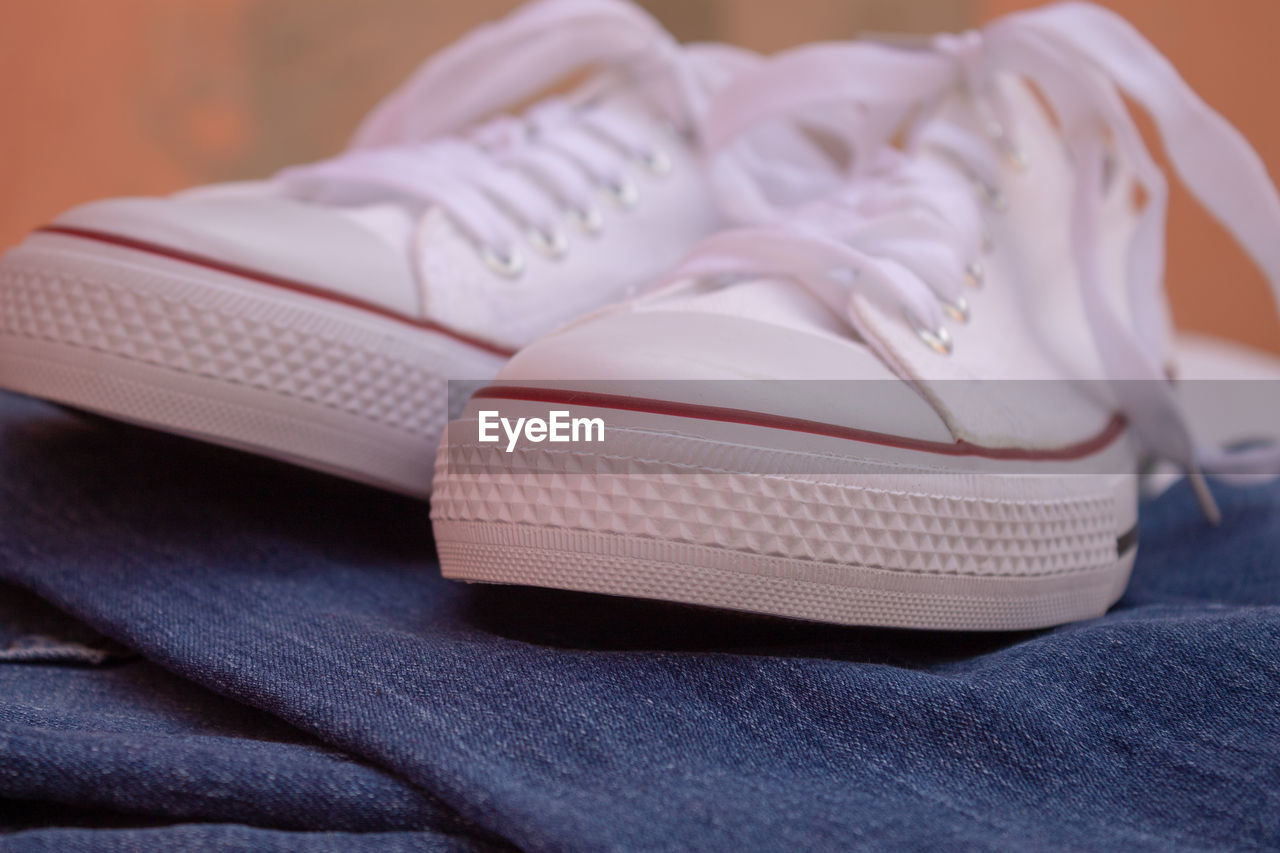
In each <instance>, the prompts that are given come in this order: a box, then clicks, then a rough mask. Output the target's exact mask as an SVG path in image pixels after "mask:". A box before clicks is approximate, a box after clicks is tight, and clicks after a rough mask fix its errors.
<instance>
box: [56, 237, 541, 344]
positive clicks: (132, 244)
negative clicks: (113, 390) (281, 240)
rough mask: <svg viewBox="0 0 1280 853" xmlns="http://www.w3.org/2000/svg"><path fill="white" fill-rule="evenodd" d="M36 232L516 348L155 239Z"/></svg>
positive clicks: (461, 338) (470, 341)
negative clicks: (116, 248) (153, 257)
mask: <svg viewBox="0 0 1280 853" xmlns="http://www.w3.org/2000/svg"><path fill="white" fill-rule="evenodd" d="M36 232H38V233H45V234H62V235H64V236H67V237H78V238H80V239H82V240H93V241H95V242H98V243H106V244H108V245H111V246H120V247H122V248H125V249H133V250H135V251H138V252H146V253H148V254H151V255H158V256H160V257H162V258H169V259H170V260H174V261H182V262H183V263H187V264H192V265H193V266H198V267H204V268H206V269H211V270H214V271H216V272H221V273H227V274H228V275H234V276H239V277H240V278H246V279H249V280H250V281H256V282H258V283H259V284H266V285H269V286H271V287H278V288H280V289H281V290H289V291H292V292H294V293H301V294H303V295H305V296H310V297H313V298H315V299H323V300H325V301H327V302H336V303H338V304H340V305H346V306H348V307H350V308H357V309H359V310H361V311H367V312H368V313H370V314H377V315H378V316H379V317H385V318H387V319H388V320H395V321H396V322H398V323H404V324H405V325H407V326H412V327H414V328H415V329H423V330H424V331H428V332H435V333H436V334H439V335H444V336H445V337H447V338H452V339H453V340H455V341H458V342H459V343H463V344H466V345H467V346H470V347H475V348H476V349H479V350H484V351H485V352H488V353H493V354H494V355H497V356H501V357H502V358H510V357H511V356H513V355H515V353H516V351H515V350H513V349H509V348H507V347H503V346H499V345H498V344H495V343H493V342H491V341H486V340H484V339H483V338H478V337H475V336H474V335H469V334H467V333H466V332H460V331H458V330H456V329H451V328H449V327H448V326H445V325H442V324H440V323H436V322H434V321H431V320H424V319H420V318H418V317H410V316H407V315H405V314H400V313H398V312H396V311H392V310H390V309H388V308H383V307H382V306H381V305H375V304H373V303H371V302H365V301H364V300H362V299H356V298H354V297H351V296H343V295H342V294H340V293H333V292H331V291H328V290H325V289H323V288H321V287H317V286H315V285H312V284H307V283H306V282H302V281H297V280H295V279H291V278H284V277H283V276H277V275H272V274H270V273H264V272H259V271H257V270H252V269H249V268H247V267H242V266H237V265H236V264H229V263H226V262H225V261H219V260H216V259H214V258H208V257H205V256H203V255H198V254H195V253H193V252H187V251H184V250H182V249H173V248H170V247H168V246H162V245H160V244H158V243H149V242H147V241H146V240H136V239H134V238H132V237H124V236H122V235H119V234H111V233H109V232H106V231H94V230H92V229H89V228H74V227H71V226H68V225H45V226H44V227H42V228H37V229H36Z"/></svg>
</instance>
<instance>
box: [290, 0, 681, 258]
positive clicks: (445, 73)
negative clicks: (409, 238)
mask: <svg viewBox="0 0 1280 853" xmlns="http://www.w3.org/2000/svg"><path fill="white" fill-rule="evenodd" d="M592 65H604V66H608V67H610V68H613V69H617V70H618V71H619V72H621V73H624V74H628V75H630V76H631V78H633V79H635V80H643V81H645V84H646V85H647V86H648V88H649V89H650V90H652V97H653V100H654V101H655V106H656V109H657V110H658V111H660V112H661V113H663V114H664V115H665V116H666V117H667V118H668V119H669V120H670V122H671V123H672V124H673V125H677V126H688V125H689V124H690V123H691V122H692V121H693V119H694V118H695V117H697V116H699V115H701V114H702V113H703V112H704V111H705V109H706V94H705V93H704V91H703V87H702V86H701V85H700V84H699V82H698V81H697V80H696V79H695V74H694V71H693V69H691V68H690V66H689V63H688V62H687V61H686V56H685V55H684V54H683V53H682V51H681V48H680V47H679V45H678V44H677V43H676V42H675V41H674V40H673V39H672V38H671V36H670V35H669V34H667V32H666V31H665V30H663V29H662V27H661V26H659V25H658V23H657V22H656V21H654V20H653V19H652V18H651V17H649V16H648V15H647V14H646V13H645V12H643V11H642V10H640V9H639V8H637V7H635V6H632V5H630V4H629V3H625V2H621V0H541V2H536V3H531V4H528V5H526V6H524V7H522V8H520V9H519V10H517V11H516V12H515V13H513V14H512V15H510V16H508V17H507V18H505V19H502V20H501V21H499V22H497V23H494V24H490V25H488V26H485V27H482V28H480V29H478V30H476V31H475V32H473V33H472V34H471V35H469V36H468V37H466V38H464V39H462V40H461V41H459V42H457V43H455V44H454V45H453V46H451V47H450V48H448V49H446V50H444V51H442V52H441V53H439V54H437V55H435V56H434V57H432V58H431V59H430V60H428V61H427V62H426V63H425V64H424V65H423V66H422V67H421V68H420V69H419V70H418V71H417V72H415V74H414V75H413V76H412V77H411V78H410V79H409V81H408V82H407V83H405V84H404V85H403V86H402V87H401V88H400V89H398V90H397V91H396V92H394V93H393V94H392V95H391V96H390V97H388V98H387V99H386V100H385V101H384V102H383V103H382V104H380V105H379V106H378V107H377V108H376V109H375V110H374V111H373V112H372V113H371V114H370V116H369V118H367V119H366V120H365V122H364V124H363V125H362V126H361V128H360V130H359V131H358V132H357V134H356V136H355V139H354V140H353V143H352V146H351V148H350V149H349V150H348V151H347V152H345V153H343V154H341V155H339V156H338V157H335V158H333V159H331V160H327V161H323V162H320V163H315V164H311V165H307V166H301V167H295V168H292V169H287V170H285V171H284V172H282V173H281V175H280V176H279V179H280V180H281V181H282V182H283V183H284V185H285V186H286V187H288V188H289V189H290V190H291V191H292V192H294V193H297V194H299V195H302V196H305V197H311V198H317V199H323V200H326V201H330V202H334V203H363V202H372V201H378V200H388V199H389V200H394V201H398V202H401V203H405V204H408V205H412V206H415V207H419V208H422V207H427V206H438V207H439V208H441V209H443V210H444V211H445V212H446V213H447V214H448V215H449V216H450V217H451V218H452V219H453V221H454V222H455V223H456V224H457V225H458V226H459V227H460V228H461V229H462V230H463V232H465V234H466V235H467V237H468V238H469V239H471V240H473V241H474V242H475V244H476V246H477V249H478V250H479V251H480V252H481V254H482V256H483V257H484V259H485V260H486V262H487V263H488V264H489V266H490V267H492V268H494V269H495V270H496V271H498V272H501V273H504V274H508V275H516V274H518V273H519V272H520V269H521V268H522V266H523V264H522V261H521V255H520V253H519V251H518V250H517V249H516V245H517V243H518V241H520V240H522V239H527V240H528V241H529V242H530V243H531V244H532V245H533V246H534V247H535V248H537V249H539V250H540V251H543V252H544V253H546V254H549V255H552V256H558V255H559V254H562V253H563V251H564V249H565V243H566V240H565V237H564V235H563V233H562V231H561V230H560V223H561V222H563V221H564V220H565V219H569V220H571V221H574V222H576V223H577V224H578V226H579V227H580V228H581V229H582V230H584V231H586V232H587V233H595V232H597V231H598V230H599V229H600V227H601V225H602V220H603V217H602V214H601V212H600V211H599V209H598V208H597V206H596V201H597V199H598V198H599V196H600V195H601V191H602V190H604V191H606V192H607V193H608V194H609V195H611V196H612V197H613V198H614V199H615V200H616V201H617V202H618V203H619V204H620V205H622V206H623V207H627V206H630V205H632V204H634V203H635V201H636V192H637V191H636V188H635V186H634V184H632V183H631V182H630V181H629V180H628V179H627V178H626V172H625V170H624V165H625V164H626V163H627V162H633V163H639V164H642V165H643V166H644V167H646V168H648V169H649V170H651V171H653V172H655V173H662V172H663V171H665V170H666V169H667V168H669V165H670V164H669V160H668V159H667V156H666V155H665V153H664V152H662V151H661V150H660V149H659V148H658V147H656V142H655V140H654V139H653V138H652V137H653V136H655V133H654V128H653V127H652V126H645V122H643V121H640V120H638V119H636V118H634V117H628V116H626V115H623V114H620V113H619V112H617V111H612V112H611V111H608V110H603V109H595V108H593V103H592V100H591V98H590V97H580V98H577V99H575V100H574V102H572V103H571V102H570V101H569V100H567V99H564V98H549V99H547V100H545V101H542V102H540V103H539V104H538V105H537V106H536V107H535V108H533V109H532V110H530V111H529V112H527V113H526V114H525V115H524V116H523V117H522V118H519V119H517V118H513V117H510V116H503V117H499V118H497V119H491V120H488V121H486V122H485V123H483V124H480V125H477V124H476V123H477V122H479V121H481V120H483V119H486V118H487V117H489V116H491V115H493V114H495V113H496V112H497V111H499V110H500V109H502V108H503V107H506V106H508V105H510V104H512V103H516V102H519V101H520V100H522V99H525V98H528V97H531V96H533V95H535V94H537V93H539V92H540V91H542V90H544V89H546V88H547V87H548V86H551V85H552V84H554V83H556V82H557V81H559V80H561V79H563V78H564V77H565V75H567V74H569V73H570V72H572V71H575V70H578V69H581V68H585V67H588V66H592Z"/></svg>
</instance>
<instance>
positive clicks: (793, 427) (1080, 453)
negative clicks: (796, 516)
mask: <svg viewBox="0 0 1280 853" xmlns="http://www.w3.org/2000/svg"><path fill="white" fill-rule="evenodd" d="M472 399H478V400H518V401H521V402H527V403H550V404H553V405H563V406H588V407H590V408H596V409H616V410H618V411H624V412H641V413H643V414H651V415H669V416H671V417H676V418H693V419H695V420H703V421H716V422H719V423H731V424H742V425H744V426H758V427H767V428H769V429H780V430H786V431H788V432H801V433H807V434H809V435H821V436H825V437H828V438H841V439H846V440H848V441H859V442H863V443H865V444H877V445H881V446H883V447H897V448H902V449H905V450H919V451H922V452H925V453H937V454H941V455H943V456H977V457H981V458H984V459H1018V460H1027V461H1043V462H1048V461H1053V460H1059V461H1060V460H1070V459H1082V458H1084V457H1086V456H1091V455H1092V454H1094V453H1097V452H1098V451H1100V450H1102V449H1104V448H1106V447H1107V446H1108V445H1110V444H1111V443H1112V442H1114V441H1115V440H1116V439H1117V438H1119V437H1120V436H1121V435H1122V434H1123V433H1124V431H1125V427H1126V422H1125V419H1124V416H1123V415H1120V414H1115V415H1112V416H1111V420H1110V421H1108V422H1107V425H1106V426H1105V427H1104V428H1103V430H1102V431H1101V432H1099V433H1098V434H1097V435H1095V436H1093V437H1091V438H1089V439H1087V440H1085V441H1081V442H1078V443H1076V444H1068V445H1064V446H1062V447H1051V448H1025V447H986V446H984V445H981V444H974V443H973V442H970V441H965V440H963V439H961V440H959V441H955V442H950V443H948V442H942V441H927V440H925V439H920V438H908V437H906V436H900V435H891V434H889V433H883V432H873V431H871V430H863V429H854V428H852V427H845V426H838V425H836V424H826V423H822V422H821V421H809V420H804V419H802V418H791V417H787V416H785V415H772V414H768V413H766V412H753V411H750V410H749V409H731V408H725V407H721V406H704V405H701V404H698V403H676V402H670V401H667V400H651V399H646V398H643V397H628V396H625V395H621V394H599V393H595V392H591V391H570V390H565V389H559V388H524V387H521V386H516V385H491V386H489V387H487V388H482V389H480V390H479V391H477V392H476V393H475V394H473V395H472Z"/></svg>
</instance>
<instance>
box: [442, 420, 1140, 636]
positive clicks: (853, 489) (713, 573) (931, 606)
mask: <svg viewBox="0 0 1280 853" xmlns="http://www.w3.org/2000/svg"><path fill="white" fill-rule="evenodd" d="M534 408H536V407H528V406H526V408H525V409H521V408H520V407H519V406H514V404H507V403H505V402H504V405H503V406H502V409H503V414H504V415H506V414H507V413H508V411H511V412H512V416H513V417H514V416H518V415H522V414H525V413H526V411H528V412H532V411H533V410H534ZM557 408H559V407H557ZM542 414H543V415H544V416H545V414H546V407H545V406H543V407H542ZM574 414H575V415H584V414H585V415H601V416H603V417H604V418H605V419H606V423H608V424H609V427H608V431H609V436H610V438H609V440H608V442H607V444H606V445H601V446H600V448H599V449H593V448H591V447H590V446H584V445H583V444H581V443H579V444H575V445H573V446H572V447H569V448H568V449H565V448H564V446H563V445H562V446H561V447H559V448H557V447H553V446H551V445H548V444H545V443H544V444H523V445H521V446H519V447H518V448H517V449H516V451H515V452H514V453H513V454H509V455H508V454H505V453H504V452H503V450H502V449H500V448H498V447H495V445H492V444H480V443H479V442H477V441H476V434H477V424H476V421H475V419H474V410H469V417H466V418H463V419H460V420H457V421H455V422H454V423H452V424H450V426H449V429H448V432H447V434H446V439H445V442H444V443H443V444H442V446H441V449H440V451H439V455H438V457H437V473H436V493H435V496H434V497H433V501H432V518H433V520H434V525H435V534H436V544H437V549H438V552H439V555H440V561H441V566H442V570H443V573H444V575H445V577H448V578H454V579H458V580H466V581H477V582H485V583H502V584H523V585H530V586H541V587H552V588H558V589H569V590H579V591H585V592H595V593H604V594H609V595H620V596H629V597H638V598H652V599H660V600H666V601H674V602H683V603H688V604H696V605H704V606H710V607H718V608H725V609H730V610H740V611H748V612H753V613H762V614H769V615H774V616H781V617H789V618H795V619H807V620H815V621H822V622H833V623H840V624H856V625H881V626H894V627H905V628H927V629H953V630H1017V629H1031V628H1039V627H1045V626H1049V625H1055V624H1060V623H1064V622H1070V621H1075V620H1079V619H1085V618H1089V617H1093V616H1097V615H1100V614H1102V613H1103V612H1105V611H1106V609H1107V608H1108V607H1110V606H1111V605H1112V604H1113V603H1114V602H1115V601H1116V600H1117V599H1118V598H1119V597H1120V595H1121V594H1122V593H1123V591H1124V588H1125V586H1126V584H1127V583H1128V578H1129V573H1130V570H1131V568H1132V566H1133V560H1134V556H1135V554H1136V514H1137V497H1136V489H1137V482H1136V477H1134V476H1133V475H1130V474H1123V473H1120V474H1116V473H1099V472H1105V471H1121V470H1124V469H1123V461H1122V460H1123V454H1125V453H1128V450H1127V448H1126V447H1122V446H1120V445H1116V446H1113V447H1110V448H1107V449H1105V450H1102V451H1100V452H1099V453H1098V454H1095V455H1093V456H1092V457H1091V458H1088V459H1082V460H1081V461H1080V462H1079V464H1078V465H1076V463H1072V466H1074V468H1072V470H1074V471H1078V472H1077V473H1071V472H1066V471H1064V465H1063V463H1061V462H1057V463H1055V464H1054V466H1053V470H1052V472H1051V473H1050V472H1049V471H1048V470H1047V469H1046V471H1045V473H1042V474H1037V473H1035V467H1034V465H1031V466H1028V465H1027V464H1025V463H1024V464H1020V465H1019V466H1018V468H1017V472H1016V473H1007V471H1008V470H1009V466H1008V465H1007V463H997V462H993V463H991V464H990V465H988V466H982V465H981V464H979V465H978V467H979V468H982V469H983V470H981V471H979V472H977V473H974V472H973V471H972V470H971V471H970V472H969V473H958V472H957V469H956V468H955V465H956V464H957V463H956V462H955V461H954V460H938V459H937V458H929V456H928V454H924V453H921V452H919V451H916V450H910V449H901V448H886V447H872V446H869V445H861V444H859V443H857V442H851V441H843V440H840V439H825V438H816V437H814V436H802V437H800V438H799V440H797V438H796V436H794V435H787V434H785V433H784V432H783V431H780V430H776V429H769V428H763V427H756V426H743V425H732V424H708V423H706V422H701V423H697V424H694V423H690V422H689V421H688V420H687V419H683V418H679V417H674V416H668V415H644V414H636V413H625V412H618V411H612V412H606V411H603V410H592V409H585V408H575V409H574ZM1002 466H1003V467H1004V469H1005V471H1006V473H1002V472H1001V469H1002ZM1072 466H1067V467H1069V468H1071V467H1072Z"/></svg>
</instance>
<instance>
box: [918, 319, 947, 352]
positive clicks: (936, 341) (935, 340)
mask: <svg viewBox="0 0 1280 853" xmlns="http://www.w3.org/2000/svg"><path fill="white" fill-rule="evenodd" d="M907 322H908V323H910V324H911V327H912V328H913V329H915V333H916V335H917V336H918V337H919V338H920V340H922V341H924V342H925V344H926V345H927V346H928V347H929V349H931V350H933V351H934V352H936V353H937V354H938V355H951V349H952V343H951V333H950V332H948V331H947V330H946V329H945V328H943V327H941V326H939V327H938V328H937V329H924V328H921V327H920V326H917V325H915V323H914V322H912V320H911V318H910V317H907Z"/></svg>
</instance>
